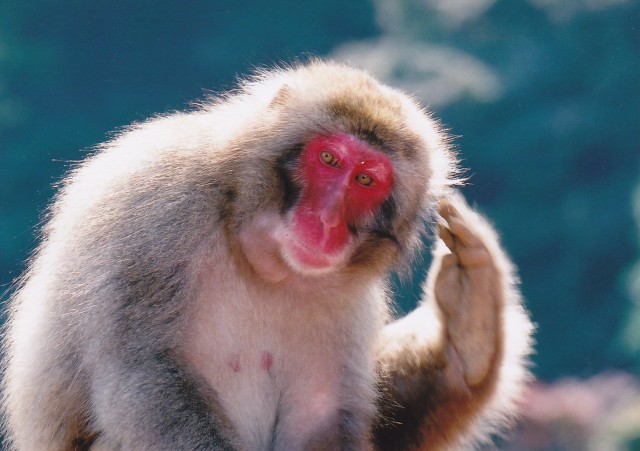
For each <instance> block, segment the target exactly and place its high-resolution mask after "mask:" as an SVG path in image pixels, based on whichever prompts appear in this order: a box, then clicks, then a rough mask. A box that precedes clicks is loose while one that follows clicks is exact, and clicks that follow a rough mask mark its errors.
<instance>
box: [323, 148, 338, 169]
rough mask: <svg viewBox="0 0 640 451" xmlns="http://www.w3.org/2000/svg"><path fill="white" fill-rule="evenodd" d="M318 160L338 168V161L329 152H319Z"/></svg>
mask: <svg viewBox="0 0 640 451" xmlns="http://www.w3.org/2000/svg"><path fill="white" fill-rule="evenodd" d="M320 160H322V162H323V163H326V164H328V165H330V166H333V167H338V159H337V158H336V156H335V155H334V154H332V153H331V152H327V151H326V150H323V151H322V152H320Z"/></svg>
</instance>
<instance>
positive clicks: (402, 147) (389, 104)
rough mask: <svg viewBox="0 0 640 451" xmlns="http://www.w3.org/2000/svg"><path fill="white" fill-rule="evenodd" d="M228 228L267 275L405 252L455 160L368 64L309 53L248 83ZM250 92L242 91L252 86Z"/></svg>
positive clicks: (434, 129)
mask: <svg viewBox="0 0 640 451" xmlns="http://www.w3.org/2000/svg"><path fill="white" fill-rule="evenodd" d="M244 88H245V101H248V99H251V101H252V102H254V106H253V108H254V109H255V110H256V111H260V112H261V114H260V115H256V116H255V117H254V118H253V121H254V123H253V124H252V127H251V130H250V132H249V133H244V134H242V135H241V136H240V137H239V138H238V139H237V141H236V143H235V148H236V149H237V150H236V151H237V152H238V155H241V156H242V158H240V159H239V160H238V161H242V162H243V163H242V165H243V170H241V171H239V172H240V173H241V174H243V177H244V178H245V180H250V181H251V183H246V182H244V183H241V182H238V185H237V189H238V190H239V196H240V197H241V198H242V200H243V207H242V208H241V209H240V210H236V212H235V215H234V216H235V219H236V222H235V224H234V229H236V230H240V232H239V237H240V243H241V248H242V250H243V251H244V255H245V256H246V258H247V260H248V262H249V263H250V265H251V266H252V267H253V269H254V270H256V271H257V272H258V274H260V275H261V276H262V277H263V278H265V279H267V280H271V281H279V280H282V279H284V278H286V277H287V276H288V275H290V274H298V275H303V276H315V275H318V274H327V273H336V272H340V271H345V270H346V271H352V270H362V269H365V270H366V271H375V272H380V271H384V270H386V269H388V268H389V267H390V266H393V265H394V264H397V263H398V262H402V261H404V262H407V261H410V259H411V256H412V255H413V254H414V253H415V250H416V249H417V248H418V247H419V245H420V242H421V234H422V232H423V231H424V223H425V219H427V218H428V217H429V215H430V211H431V208H432V207H433V206H434V205H435V200H436V197H437V196H438V195H440V194H442V192H443V191H444V190H445V189H446V186H447V185H448V184H451V183H452V181H451V180H452V178H451V175H452V174H453V172H454V171H455V162H454V159H453V157H452V154H451V152H450V151H449V149H448V147H447V145H446V139H445V138H444V135H443V133H442V132H441V131H440V129H439V127H438V125H437V124H436V123H435V122H434V121H433V120H432V119H431V118H430V117H429V116H428V115H426V114H425V113H424V111H422V110H421V109H420V108H419V107H418V106H417V105H416V104H415V103H414V102H413V101H411V100H410V99H409V98H407V97H406V96H405V95H403V94H401V93H399V92H397V91H395V90H393V89H391V88H389V87H387V86H385V85H382V84H380V83H379V82H377V81H376V80H374V79H372V78H371V77H370V76H368V75H366V74H365V73H363V72H361V71H359V70H356V69H353V68H348V67H345V66H342V65H337V64H327V63H319V62H315V63H312V64H310V65H306V66H303V67H300V68H293V69H290V70H284V71H281V72H278V73H277V74H276V75H275V76H273V75H270V76H267V77H262V78H260V77H258V79H257V80H254V81H253V82H250V83H249V84H247V85H246V86H245V87H244ZM247 93H248V95H247Z"/></svg>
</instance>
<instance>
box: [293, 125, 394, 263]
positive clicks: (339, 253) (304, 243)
mask: <svg viewBox="0 0 640 451" xmlns="http://www.w3.org/2000/svg"><path fill="white" fill-rule="evenodd" d="M299 161H300V163H299V167H298V171H297V174H296V176H297V178H298V182H299V183H300V185H301V186H302V192H301V195H300V199H299V201H298V203H297V204H296V206H295V207H294V209H293V211H292V212H291V216H290V218H289V220H290V224H289V233H288V235H289V236H288V237H287V239H286V240H285V242H284V243H283V244H284V249H283V251H284V253H285V258H286V259H287V260H288V261H289V263H290V264H292V265H293V266H294V267H298V268H299V269H301V270H303V271H304V270H312V271H313V270H324V269H329V268H331V267H333V266H335V265H337V264H340V263H341V262H342V261H344V259H345V257H346V255H345V254H346V253H348V250H349V244H350V242H351V239H352V235H353V234H352V232H351V230H353V229H354V227H355V226H356V224H358V222H360V221H363V220H366V218H367V217H369V216H371V215H373V214H374V213H375V212H376V211H377V209H378V208H379V207H380V206H381V204H382V203H383V202H384V201H385V199H387V197H388V196H389V193H390V192H391V188H392V186H393V165H392V163H391V160H390V159H389V158H388V157H387V156H386V155H385V154H383V153H381V152H380V151H378V150H375V149H373V148H372V147H370V146H369V145H367V144H366V143H365V142H363V141H361V140H359V139H357V138H355V137H353V136H351V135H348V134H333V135H328V136H319V137H317V138H315V139H313V140H312V141H311V142H309V143H308V144H307V145H306V146H305V148H304V150H303V151H302V154H301V156H300V160H299Z"/></svg>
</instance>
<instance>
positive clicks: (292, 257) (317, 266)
mask: <svg viewBox="0 0 640 451" xmlns="http://www.w3.org/2000/svg"><path fill="white" fill-rule="evenodd" d="M348 247H349V246H345V247H344V248H343V249H342V250H340V251H339V252H335V253H327V252H325V251H322V250H321V249H316V248H314V247H311V246H309V245H307V244H305V243H303V242H302V241H300V240H299V239H297V238H292V239H289V240H288V242H287V245H286V248H285V252H284V254H285V255H284V257H285V261H286V262H287V263H288V264H289V265H290V266H291V267H292V268H293V269H295V270H298V271H299V272H302V273H305V272H311V273H322V272H327V271H328V270H332V269H337V268H339V267H341V266H342V265H343V263H344V262H345V261H346V256H347V253H348Z"/></svg>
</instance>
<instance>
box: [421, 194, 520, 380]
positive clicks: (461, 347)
mask: <svg viewBox="0 0 640 451" xmlns="http://www.w3.org/2000/svg"><path fill="white" fill-rule="evenodd" d="M440 215H441V217H442V218H443V219H444V220H445V221H446V223H440V224H439V226H440V227H439V231H438V232H439V236H440V238H441V239H442V241H443V242H444V244H445V245H446V247H447V248H448V250H449V251H450V252H446V251H445V250H444V249H442V246H438V247H437V249H436V254H435V261H434V264H433V266H432V270H431V277H432V278H435V280H434V281H433V282H432V284H433V293H434V295H435V296H434V297H435V300H436V302H437V304H438V307H439V308H440V311H441V312H442V316H443V322H444V331H443V332H444V339H445V342H446V357H447V372H448V376H449V378H450V379H451V380H453V381H456V382H457V383H460V386H461V387H465V388H466V387H474V386H477V385H478V384H481V383H482V382H483V381H484V380H485V378H486V377H487V375H488V373H489V372H490V370H491V363H492V362H493V361H495V359H496V357H497V354H499V352H500V348H501V343H500V341H501V336H500V333H499V322H500V319H499V315H500V312H501V311H502V307H503V305H504V302H505V301H504V292H505V290H504V288H505V286H508V284H506V283H505V278H507V277H508V274H505V273H504V272H505V269H506V268H505V266H506V265H505V264H504V260H505V258H504V256H503V255H502V251H501V250H500V248H499V245H498V242H497V237H496V236H495V233H493V231H492V230H491V228H490V227H489V226H488V225H487V223H486V222H485V221H484V219H483V218H482V217H481V216H480V215H478V214H477V213H475V212H474V211H472V210H471V209H470V208H469V207H468V206H467V204H466V203H465V202H464V200H463V199H462V197H460V196H452V197H451V198H450V199H447V200H444V199H443V200H441V202H440ZM430 282H431V281H430Z"/></svg>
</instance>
